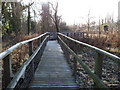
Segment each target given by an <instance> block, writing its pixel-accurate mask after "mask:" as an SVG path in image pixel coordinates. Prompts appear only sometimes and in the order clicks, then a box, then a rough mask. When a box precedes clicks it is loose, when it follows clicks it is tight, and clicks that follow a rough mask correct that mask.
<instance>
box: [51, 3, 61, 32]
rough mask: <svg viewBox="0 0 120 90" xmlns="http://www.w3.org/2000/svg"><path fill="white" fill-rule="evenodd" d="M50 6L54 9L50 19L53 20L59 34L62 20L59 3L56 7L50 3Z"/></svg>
mask: <svg viewBox="0 0 120 90" xmlns="http://www.w3.org/2000/svg"><path fill="white" fill-rule="evenodd" d="M49 4H50V5H51V7H52V11H53V15H52V13H51V14H50V17H51V18H52V20H53V22H54V24H55V27H56V31H57V32H59V31H60V30H59V24H60V20H61V16H58V2H57V3H56V5H55V6H54V5H53V4H52V3H50V2H49Z"/></svg>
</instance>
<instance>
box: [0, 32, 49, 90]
mask: <svg viewBox="0 0 120 90" xmlns="http://www.w3.org/2000/svg"><path fill="white" fill-rule="evenodd" d="M37 39H38V40H39V42H38V45H40V46H39V47H38V48H37V49H36V50H35V51H34V53H33V41H34V40H37ZM48 39H49V33H44V34H42V35H40V36H38V37H35V38H32V39H29V40H26V41H22V42H20V43H17V44H16V45H14V46H12V47H11V48H9V49H7V50H6V51H4V52H2V53H0V60H3V74H2V75H3V76H2V88H3V89H5V88H15V87H24V88H25V87H27V85H28V84H27V83H28V82H29V81H30V78H31V77H32V76H33V74H34V71H35V69H36V67H37V64H38V63H39V60H38V57H37V58H36V57H35V56H36V55H38V53H39V54H40V56H39V58H40V57H41V55H42V53H43V50H44V48H45V45H46V43H47V41H48ZM24 44H28V45H29V56H30V57H29V59H28V60H27V61H26V62H25V63H24V64H23V65H22V66H21V68H20V69H19V71H18V72H17V73H16V74H15V75H14V77H11V72H12V67H11V66H12V63H11V53H12V52H13V51H14V50H15V49H17V48H18V47H20V46H22V45H24ZM12 78H13V79H12Z"/></svg>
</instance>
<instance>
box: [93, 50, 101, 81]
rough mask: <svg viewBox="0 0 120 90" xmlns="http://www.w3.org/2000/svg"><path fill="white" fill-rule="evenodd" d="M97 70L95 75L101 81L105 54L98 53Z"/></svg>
mask: <svg viewBox="0 0 120 90" xmlns="http://www.w3.org/2000/svg"><path fill="white" fill-rule="evenodd" d="M96 53H97V55H96V60H95V70H94V73H95V74H96V75H97V76H98V77H99V78H100V79H101V78H102V66H103V54H100V53H99V52H96Z"/></svg>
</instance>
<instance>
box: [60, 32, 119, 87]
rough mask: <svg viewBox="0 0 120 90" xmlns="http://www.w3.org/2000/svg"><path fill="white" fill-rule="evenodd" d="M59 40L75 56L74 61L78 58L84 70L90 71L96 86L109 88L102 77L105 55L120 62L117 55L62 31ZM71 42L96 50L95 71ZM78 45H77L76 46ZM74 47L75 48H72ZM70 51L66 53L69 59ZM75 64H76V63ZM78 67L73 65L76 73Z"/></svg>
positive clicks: (64, 49) (89, 73)
mask: <svg viewBox="0 0 120 90" xmlns="http://www.w3.org/2000/svg"><path fill="white" fill-rule="evenodd" d="M58 40H59V41H60V42H61V43H62V44H61V45H62V46H61V47H63V51H65V53H66V52H69V53H71V54H72V55H73V56H74V58H75V59H74V62H76V61H75V60H77V61H78V62H79V63H80V65H81V66H82V67H83V68H84V70H85V71H86V72H87V73H88V75H89V76H90V77H91V78H92V79H93V81H94V83H95V86H97V87H99V88H108V87H107V86H106V85H105V84H104V83H103V82H102V80H101V78H102V68H103V56H104V55H105V56H107V57H109V58H111V59H112V60H113V61H114V62H115V63H117V64H120V58H119V57H118V56H116V55H113V54H111V53H109V52H106V51H104V50H102V49H99V48H97V47H94V46H92V45H89V44H87V43H83V42H80V41H77V40H75V39H73V38H71V37H68V36H66V35H64V34H62V33H58ZM68 42H69V43H71V44H74V45H82V46H83V47H88V48H90V49H92V50H94V51H96V54H97V55H96V58H95V68H94V72H93V71H92V70H91V69H90V68H89V67H88V65H86V64H85V63H84V62H83V61H82V60H81V58H80V57H79V56H78V55H77V53H76V50H74V48H73V47H71V48H70V47H69V44H68ZM72 46H73V45H72ZM75 47H76V46H75ZM72 49H73V50H72ZM69 53H66V55H67V57H68V59H69ZM74 62H73V64H76V63H74ZM76 67H77V65H74V66H73V70H75V71H74V73H76Z"/></svg>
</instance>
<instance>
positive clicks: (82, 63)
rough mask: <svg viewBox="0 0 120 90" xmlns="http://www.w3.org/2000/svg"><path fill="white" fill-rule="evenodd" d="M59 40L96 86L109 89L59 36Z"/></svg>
mask: <svg viewBox="0 0 120 90" xmlns="http://www.w3.org/2000/svg"><path fill="white" fill-rule="evenodd" d="M58 39H59V40H60V41H61V42H62V44H63V45H64V47H65V48H67V50H68V51H69V52H70V53H71V54H72V55H73V56H74V57H75V59H76V60H77V61H78V62H79V63H80V64H81V65H82V67H83V68H84V70H85V71H86V72H87V73H88V75H89V76H90V77H91V78H92V79H93V80H94V82H95V83H96V85H97V86H98V87H99V88H108V87H107V86H105V85H104V83H103V82H102V81H101V80H100V79H99V77H98V76H97V75H96V74H94V73H93V72H92V71H91V69H90V68H89V67H88V66H87V65H86V64H85V63H84V62H83V61H82V60H81V59H80V57H78V56H77V55H76V53H75V52H74V51H73V50H72V49H70V48H69V47H68V46H67V44H66V43H65V42H64V41H63V40H62V39H61V38H60V37H59V36H58Z"/></svg>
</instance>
